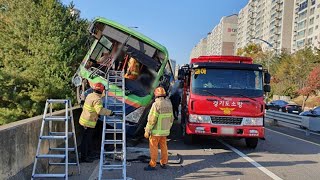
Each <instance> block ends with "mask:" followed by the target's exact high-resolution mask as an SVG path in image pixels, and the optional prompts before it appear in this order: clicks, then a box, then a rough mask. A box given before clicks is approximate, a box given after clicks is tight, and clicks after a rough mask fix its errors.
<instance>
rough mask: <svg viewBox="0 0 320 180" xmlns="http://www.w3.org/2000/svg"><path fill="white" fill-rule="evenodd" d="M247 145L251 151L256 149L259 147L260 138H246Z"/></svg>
mask: <svg viewBox="0 0 320 180" xmlns="http://www.w3.org/2000/svg"><path fill="white" fill-rule="evenodd" d="M246 145H247V147H248V148H250V149H255V148H256V147H257V145H258V138H246Z"/></svg>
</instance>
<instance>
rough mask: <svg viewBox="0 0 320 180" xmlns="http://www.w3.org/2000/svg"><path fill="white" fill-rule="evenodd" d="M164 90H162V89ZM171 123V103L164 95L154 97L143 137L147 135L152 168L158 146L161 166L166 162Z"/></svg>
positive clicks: (155, 163)
mask: <svg viewBox="0 0 320 180" xmlns="http://www.w3.org/2000/svg"><path fill="white" fill-rule="evenodd" d="M163 91H164V90H163ZM172 123H173V112H172V104H171V102H170V100H167V99H165V98H164V97H158V98H156V100H155V102H154V103H153V105H152V107H151V110H150V112H149V115H148V123H147V126H146V128H145V131H146V133H145V137H146V138H147V137H148V136H149V133H151V134H150V137H149V148H150V156H151V160H150V162H149V166H150V167H152V168H154V167H156V165H157V159H158V146H159V145H160V149H161V160H160V165H161V167H163V166H164V165H166V164H167V163H168V147H167V136H169V134H170V129H171V126H172Z"/></svg>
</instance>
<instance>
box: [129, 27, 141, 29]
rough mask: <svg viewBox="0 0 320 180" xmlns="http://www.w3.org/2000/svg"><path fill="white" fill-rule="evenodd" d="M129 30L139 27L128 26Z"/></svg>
mask: <svg viewBox="0 0 320 180" xmlns="http://www.w3.org/2000/svg"><path fill="white" fill-rule="evenodd" d="M128 28H130V29H138V28H139V27H137V26H128Z"/></svg>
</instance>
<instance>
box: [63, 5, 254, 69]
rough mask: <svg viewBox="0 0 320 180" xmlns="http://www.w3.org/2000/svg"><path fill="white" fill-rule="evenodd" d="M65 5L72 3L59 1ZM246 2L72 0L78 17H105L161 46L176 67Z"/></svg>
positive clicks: (183, 62) (184, 62)
mask: <svg viewBox="0 0 320 180" xmlns="http://www.w3.org/2000/svg"><path fill="white" fill-rule="evenodd" d="M61 2H62V3H63V4H66V5H68V4H69V3H70V2H71V0H61ZM247 2H248V0H158V1H156V0H73V3H74V4H75V7H76V8H77V9H79V10H80V11H81V14H80V16H81V18H86V19H89V20H93V19H94V18H95V17H105V18H107V19H111V20H114V21H116V22H118V23H120V24H123V25H125V26H128V27H138V28H137V29H136V31H139V32H141V33H142V34H144V35H146V36H148V37H150V38H151V39H153V40H155V41H157V42H159V43H160V44H162V45H164V46H165V47H166V48H167V49H168V51H169V57H170V59H174V60H176V61H177V64H186V63H188V62H189V56H190V53H191V50H192V48H193V47H194V46H195V45H196V44H197V43H198V42H199V41H200V39H201V38H204V37H206V36H207V33H208V32H210V31H211V30H212V29H213V28H214V27H215V26H216V25H217V24H218V23H219V22H220V19H221V18H222V17H223V16H228V15H231V14H238V13H239V11H240V9H242V8H243V7H244V6H245V5H246V4H247Z"/></svg>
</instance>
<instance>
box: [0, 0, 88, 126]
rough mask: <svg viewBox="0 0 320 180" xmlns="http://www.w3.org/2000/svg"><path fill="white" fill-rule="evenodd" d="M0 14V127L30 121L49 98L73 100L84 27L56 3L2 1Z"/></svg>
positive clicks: (18, 0)
mask: <svg viewBox="0 0 320 180" xmlns="http://www.w3.org/2000/svg"><path fill="white" fill-rule="evenodd" d="M3 4H7V7H8V8H7V10H6V11H4V12H0V40H1V42H5V43H0V80H1V83H0V94H1V96H0V124H4V123H8V122H11V121H15V120H18V119H22V118H26V117H32V116H34V115H37V114H40V113H42V111H43V107H44V103H45V101H46V99H48V98H73V97H74V91H73V87H72V84H71V78H72V75H73V74H74V73H75V71H76V69H77V67H78V64H80V62H81V59H82V58H83V57H84V55H85V50H86V48H85V42H86V40H87V32H86V29H87V26H88V22H87V21H86V20H83V19H79V18H77V17H73V16H72V15H71V14H70V8H72V5H69V6H64V5H63V4H61V2H60V1H57V0H43V1H39V0H24V1H20V0H4V3H3Z"/></svg>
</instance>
